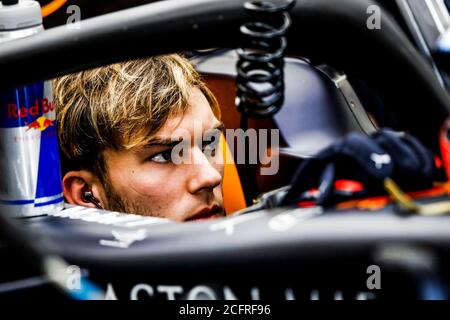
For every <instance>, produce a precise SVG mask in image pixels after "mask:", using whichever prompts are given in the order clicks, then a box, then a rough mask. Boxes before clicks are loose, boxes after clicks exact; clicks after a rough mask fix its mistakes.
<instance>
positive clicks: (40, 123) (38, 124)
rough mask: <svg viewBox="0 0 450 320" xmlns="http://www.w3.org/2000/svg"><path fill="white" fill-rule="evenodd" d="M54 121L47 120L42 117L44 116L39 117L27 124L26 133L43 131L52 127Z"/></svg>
mask: <svg viewBox="0 0 450 320" xmlns="http://www.w3.org/2000/svg"><path fill="white" fill-rule="evenodd" d="M54 121H55V120H52V119H49V118H47V117H44V116H40V117H39V118H37V119H36V120H35V121H33V122H31V123H29V124H27V126H28V129H27V130H26V131H28V130H30V129H35V130H40V131H44V130H45V129H47V128H48V127H50V126H53V122H54Z"/></svg>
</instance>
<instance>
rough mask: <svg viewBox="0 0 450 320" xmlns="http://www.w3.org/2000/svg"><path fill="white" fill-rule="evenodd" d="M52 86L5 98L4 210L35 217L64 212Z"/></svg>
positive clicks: (0, 200) (0, 108)
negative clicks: (59, 211) (59, 210)
mask: <svg viewBox="0 0 450 320" xmlns="http://www.w3.org/2000/svg"><path fill="white" fill-rule="evenodd" d="M55 116H56V114H55V106H54V104H53V103H52V96H51V84H50V82H48V81H46V82H40V83H36V84H33V85H28V86H24V87H21V88H17V89H14V90H10V91H5V92H0V170H1V172H2V173H3V179H1V181H0V209H2V210H3V211H5V210H6V211H8V212H10V213H12V214H13V215H15V216H33V215H39V214H43V213H46V212H49V211H54V210H58V209H62V207H63V195H62V185H61V171H60V160H59V151H58V141H57V131H56V122H55Z"/></svg>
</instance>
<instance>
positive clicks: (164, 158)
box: [149, 149, 172, 163]
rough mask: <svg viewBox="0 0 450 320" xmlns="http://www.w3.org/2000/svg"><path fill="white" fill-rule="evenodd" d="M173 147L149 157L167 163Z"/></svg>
mask: <svg viewBox="0 0 450 320" xmlns="http://www.w3.org/2000/svg"><path fill="white" fill-rule="evenodd" d="M171 154H172V149H170V150H166V151H163V152H160V153H157V154H155V155H153V156H151V157H150V158H149V160H151V161H154V162H159V163H166V162H169V161H170V160H171Z"/></svg>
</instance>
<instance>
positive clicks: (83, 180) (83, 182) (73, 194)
mask: <svg viewBox="0 0 450 320" xmlns="http://www.w3.org/2000/svg"><path fill="white" fill-rule="evenodd" d="M62 184H63V192H64V198H65V199H66V201H67V202H68V203H70V204H75V205H80V206H85V207H89V208H98V207H99V206H100V207H101V208H104V204H103V201H102V197H101V192H100V191H101V185H100V183H99V181H98V179H97V177H96V176H95V175H94V174H92V173H91V172H89V171H87V170H79V171H69V172H67V173H66V174H65V175H64V177H63V181H62ZM86 192H90V193H91V194H92V197H86V196H85V193H86ZM93 199H94V200H96V201H93ZM96 202H97V204H96Z"/></svg>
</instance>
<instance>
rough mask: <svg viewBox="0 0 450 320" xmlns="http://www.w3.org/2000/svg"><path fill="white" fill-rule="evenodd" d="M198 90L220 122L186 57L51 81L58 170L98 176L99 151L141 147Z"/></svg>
mask: <svg viewBox="0 0 450 320" xmlns="http://www.w3.org/2000/svg"><path fill="white" fill-rule="evenodd" d="M193 88H199V89H200V90H201V91H202V93H203V94H204V95H205V97H206V99H207V100H208V102H209V104H210V106H211V108H212V110H213V112H214V114H215V115H216V116H217V117H218V118H219V117H220V109H219V106H218V103H217V100H216V99H215V97H214V96H213V94H212V93H211V92H210V90H209V89H208V88H207V87H206V85H205V84H204V83H203V82H202V80H201V78H200V76H199V74H198V73H197V72H196V70H195V69H194V68H193V66H192V65H191V64H190V63H189V61H188V60H186V59H185V58H183V57H181V56H179V55H176V54H171V55H165V56H157V57H151V58H146V59H139V60H133V61H127V62H123V63H117V64H112V65H109V66H105V67H101V68H97V69H92V70H87V71H82V72H79V73H76V74H70V75H66V76H63V77H61V78H58V79H55V80H54V81H53V95H54V103H55V105H56V112H57V123H58V137H59V144H60V151H61V158H62V159H61V160H62V164H63V171H64V172H67V171H69V170H79V169H88V170H91V171H93V172H94V173H95V174H97V175H98V176H100V177H102V176H103V174H104V171H105V166H104V163H103V158H102V156H101V154H102V151H103V150H105V149H108V148H112V149H115V150H122V149H125V150H130V149H134V148H136V147H139V146H142V145H144V144H146V142H147V141H148V140H149V139H151V137H152V135H154V134H155V133H156V132H157V131H158V130H159V129H160V128H161V127H162V126H163V125H164V124H165V122H166V121H167V119H168V118H169V117H170V116H172V115H175V116H176V115H182V114H183V113H184V112H186V110H187V109H188V107H189V105H188V101H189V97H190V94H191V92H192V89H193Z"/></svg>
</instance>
